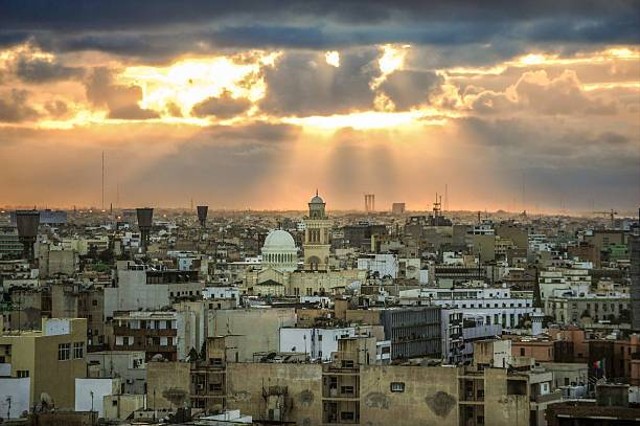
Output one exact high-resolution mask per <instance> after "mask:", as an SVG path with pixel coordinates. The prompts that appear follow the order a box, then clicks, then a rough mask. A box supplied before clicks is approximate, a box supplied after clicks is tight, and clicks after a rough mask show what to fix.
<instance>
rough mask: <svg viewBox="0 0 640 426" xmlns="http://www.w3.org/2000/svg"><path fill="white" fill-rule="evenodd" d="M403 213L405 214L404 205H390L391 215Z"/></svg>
mask: <svg viewBox="0 0 640 426" xmlns="http://www.w3.org/2000/svg"><path fill="white" fill-rule="evenodd" d="M404 212H405V203H393V204H392V205H391V213H393V214H404Z"/></svg>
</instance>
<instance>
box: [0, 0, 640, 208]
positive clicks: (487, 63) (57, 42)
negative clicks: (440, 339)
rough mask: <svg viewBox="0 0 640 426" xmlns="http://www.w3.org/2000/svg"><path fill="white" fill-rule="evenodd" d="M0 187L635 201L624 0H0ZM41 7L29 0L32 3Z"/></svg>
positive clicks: (635, 17)
mask: <svg viewBox="0 0 640 426" xmlns="http://www.w3.org/2000/svg"><path fill="white" fill-rule="evenodd" d="M0 10H2V13H0V158H1V159H2V161H3V165H2V167H0V181H1V182H2V185H0V202H1V203H2V204H3V205H14V206H15V205H21V206H32V205H38V206H44V205H48V206H52V207H71V206H73V205H78V206H91V205H93V206H100V205H101V156H102V153H103V152H104V158H105V197H104V201H105V204H106V207H107V208H108V206H109V204H111V203H113V204H114V205H120V206H129V207H133V206H140V205H153V206H160V207H162V206H165V207H183V206H188V205H189V202H190V200H191V199H193V200H194V202H195V203H196V204H199V203H204V204H209V205H210V206H211V207H212V208H213V209H218V208H225V209H238V210H240V209H245V208H251V209H254V210H287V209H294V210H302V209H304V207H305V203H306V202H307V201H308V199H309V198H310V196H311V195H312V194H313V192H315V189H316V188H319V190H320V193H321V195H323V197H325V199H326V201H327V203H328V205H327V208H328V209H329V210H349V209H358V210H362V209H363V207H364V198H363V195H364V194H365V193H372V194H375V196H376V205H377V207H378V210H388V209H390V206H391V203H392V202H406V203H407V208H408V209H410V210H429V209H430V208H431V204H432V203H433V198H434V195H435V193H436V192H438V193H441V194H443V193H444V190H445V185H446V186H447V188H448V195H449V197H448V198H449V210H469V211H474V210H482V211H484V210H488V211H495V210H498V209H502V210H507V211H513V212H516V211H522V210H525V209H526V210H528V211H534V212H540V213H541V212H548V213H555V212H561V211H567V212H572V213H576V212H580V211H583V212H584V211H608V210H610V209H614V210H616V211H621V212H622V211H628V212H635V211H636V209H637V205H638V201H639V200H640V184H639V182H640V119H639V117H640V25H639V22H640V7H638V4H637V3H634V2H631V1H614V2H606V3H602V2H583V1H580V2H578V1H576V2H574V1H568V2H550V1H542V2H525V3H523V4H522V6H521V7H518V8H517V10H516V8H508V7H506V5H505V4H504V3H503V2H485V3H483V5H482V7H479V6H477V5H473V4H472V3H468V2H464V1H458V2H456V1H454V2H424V4H423V2H415V3H414V2H407V3H403V5H402V6H398V5H397V4H395V3H394V2H386V1H375V2H359V1H346V2H340V3H337V2H326V1H312V2H304V3H300V2H275V3H274V2H268V1H267V2H252V1H240V2H234V4H233V5H230V4H219V3H216V2H200V1H191V2H186V3H185V2H181V3H174V2H164V1H160V2H153V3H151V2H136V3H135V4H123V3H111V2H110V3H103V2H93V1H89V2H83V3H82V6H79V5H77V4H76V3H74V2H56V3H55V4H53V3H49V2H44V1H42V2H40V1H34V2H20V3H18V2H5V1H0ZM36 10H37V11H38V13H35V11H36Z"/></svg>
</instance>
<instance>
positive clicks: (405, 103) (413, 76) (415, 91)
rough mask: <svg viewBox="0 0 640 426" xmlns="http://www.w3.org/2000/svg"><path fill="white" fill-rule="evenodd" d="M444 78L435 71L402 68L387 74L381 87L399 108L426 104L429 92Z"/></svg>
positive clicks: (404, 108)
mask: <svg viewBox="0 0 640 426" xmlns="http://www.w3.org/2000/svg"><path fill="white" fill-rule="evenodd" d="M443 81H444V79H443V78H442V77H440V76H438V75H437V74H436V73H434V72H426V71H411V70H400V71H395V72H394V73H393V74H391V75H389V76H387V79H386V80H385V81H384V82H383V83H382V84H381V85H380V89H382V91H383V92H384V93H385V94H386V95H387V96H388V97H389V98H390V99H391V100H392V101H393V103H394V104H395V106H396V109H398V110H406V109H409V108H411V107H415V106H418V105H420V104H425V103H426V102H427V99H428V96H429V92H430V91H432V90H434V89H435V88H437V87H438V86H439V85H440V84H441V83H442V82H443Z"/></svg>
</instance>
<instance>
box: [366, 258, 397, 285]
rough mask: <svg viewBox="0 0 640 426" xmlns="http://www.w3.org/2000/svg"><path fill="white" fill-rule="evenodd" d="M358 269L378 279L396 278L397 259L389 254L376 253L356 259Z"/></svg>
mask: <svg viewBox="0 0 640 426" xmlns="http://www.w3.org/2000/svg"><path fill="white" fill-rule="evenodd" d="M358 269H360V270H363V271H367V272H369V274H372V275H373V274H375V275H378V276H379V277H380V278H383V277H391V278H394V279H395V278H398V258H397V256H396V255H395V254H391V253H382V254H380V253H376V254H371V255H367V256H361V257H359V258H358Z"/></svg>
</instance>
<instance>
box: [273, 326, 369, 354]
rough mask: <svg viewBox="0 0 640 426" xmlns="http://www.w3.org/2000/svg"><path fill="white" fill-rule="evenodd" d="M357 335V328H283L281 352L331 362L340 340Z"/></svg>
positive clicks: (281, 331) (281, 330) (281, 332)
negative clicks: (305, 355)
mask: <svg viewBox="0 0 640 426" xmlns="http://www.w3.org/2000/svg"><path fill="white" fill-rule="evenodd" d="M355 335H356V329H355V327H345V328H281V329H280V352H294V353H301V354H308V356H309V357H310V358H311V359H318V358H319V359H321V360H322V361H330V360H331V354H332V353H333V352H337V351H338V339H341V338H345V337H354V336H355Z"/></svg>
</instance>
